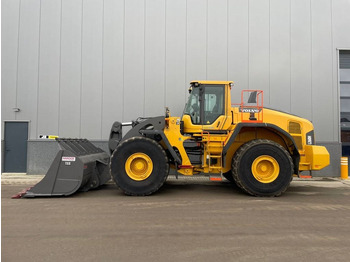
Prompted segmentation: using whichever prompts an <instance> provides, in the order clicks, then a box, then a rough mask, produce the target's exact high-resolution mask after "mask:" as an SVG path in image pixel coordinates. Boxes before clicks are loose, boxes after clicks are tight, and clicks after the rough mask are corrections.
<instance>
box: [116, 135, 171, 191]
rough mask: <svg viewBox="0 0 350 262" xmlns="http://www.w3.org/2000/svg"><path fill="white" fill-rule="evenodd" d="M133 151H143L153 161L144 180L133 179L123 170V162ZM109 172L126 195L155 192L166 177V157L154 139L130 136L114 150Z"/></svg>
mask: <svg viewBox="0 0 350 262" xmlns="http://www.w3.org/2000/svg"><path fill="white" fill-rule="evenodd" d="M134 153H144V154H146V155H147V156H148V157H150V158H151V160H152V162H153V170H152V173H151V174H150V176H149V177H147V178H146V179H145V180H141V181H136V180H133V179H132V178H130V177H129V176H128V174H127V173H126V171H125V163H126V161H127V159H128V158H129V156H131V155H132V154H134ZM110 172H111V176H112V178H113V180H114V182H115V183H116V184H117V186H119V188H120V189H121V190H122V191H123V192H124V193H125V194H126V195H131V196H147V195H150V194H152V193H154V192H156V191H157V190H158V189H159V188H160V187H161V186H162V185H163V184H164V182H165V180H166V179H167V177H168V174H169V164H168V158H167V156H166V153H165V151H164V149H163V148H162V147H161V146H160V145H159V144H158V143H157V142H156V141H154V140H152V139H149V138H145V137H132V138H130V139H127V140H125V141H124V142H122V143H121V144H120V145H119V146H118V147H117V148H116V149H115V150H114V152H113V154H112V156H111V161H110Z"/></svg>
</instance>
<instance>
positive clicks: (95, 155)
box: [21, 138, 110, 197]
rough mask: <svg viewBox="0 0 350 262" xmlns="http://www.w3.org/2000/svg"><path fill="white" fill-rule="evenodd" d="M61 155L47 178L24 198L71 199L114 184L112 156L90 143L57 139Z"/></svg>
mask: <svg viewBox="0 0 350 262" xmlns="http://www.w3.org/2000/svg"><path fill="white" fill-rule="evenodd" d="M56 140H57V141H58V143H59V146H60V148H61V150H60V151H59V152H58V153H57V155H56V157H55V159H54V161H53V162H52V164H51V166H50V168H49V170H48V172H47V173H46V175H45V177H44V178H43V179H42V180H41V181H40V182H39V183H38V184H36V185H35V186H34V187H32V188H30V189H29V190H28V191H26V192H24V194H22V195H21V196H22V197H45V196H69V195H71V194H73V193H75V192H76V191H78V190H79V191H88V190H90V189H93V188H97V187H98V186H100V185H103V184H105V183H106V182H108V180H110V174H109V168H108V163H109V155H108V154H107V153H106V152H104V151H103V150H102V149H100V148H97V147H95V146H94V145H93V144H92V143H91V142H90V141H88V140H87V139H64V138H60V139H56Z"/></svg>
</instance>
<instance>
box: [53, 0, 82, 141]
mask: <svg viewBox="0 0 350 262" xmlns="http://www.w3.org/2000/svg"><path fill="white" fill-rule="evenodd" d="M82 3H83V2H82V0H74V1H71V0H62V13H61V16H62V18H61V66H60V102H59V114H60V118H59V132H58V135H59V136H61V137H80V119H81V110H80V107H81V84H82V83H81V80H82V79H81V69H82V60H81V57H82V56H81V53H82V15H83V14H82V11H83V6H82ZM52 132H54V130H53V131H52Z"/></svg>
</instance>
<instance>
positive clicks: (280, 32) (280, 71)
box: [270, 0, 291, 112]
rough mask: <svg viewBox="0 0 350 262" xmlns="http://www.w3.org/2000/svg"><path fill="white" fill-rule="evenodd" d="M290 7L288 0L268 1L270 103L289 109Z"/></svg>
mask: <svg viewBox="0 0 350 262" xmlns="http://www.w3.org/2000/svg"><path fill="white" fill-rule="evenodd" d="M290 12H291V9H290V1H289V0H271V1H270V105H273V107H274V108H278V109H281V110H284V111H286V112H290V110H291V41H290V40H291V38H290V37H291V32H290V30H291V17H290V16H291V13H290Z"/></svg>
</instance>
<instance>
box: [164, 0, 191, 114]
mask: <svg viewBox="0 0 350 262" xmlns="http://www.w3.org/2000/svg"><path fill="white" fill-rule="evenodd" d="M186 3H187V1H186V0H179V1H167V2H166V31H165V32H166V42H165V46H166V47H165V49H166V53H165V56H166V61H165V103H164V104H165V105H166V106H168V107H169V109H170V110H171V114H172V115H175V116H176V115H181V114H182V112H183V105H184V104H185V102H186V94H187V87H188V86H189V84H188V83H187V82H186V71H187V65H186V57H187V56H186V55H187V27H186V21H187V11H186Z"/></svg>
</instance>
